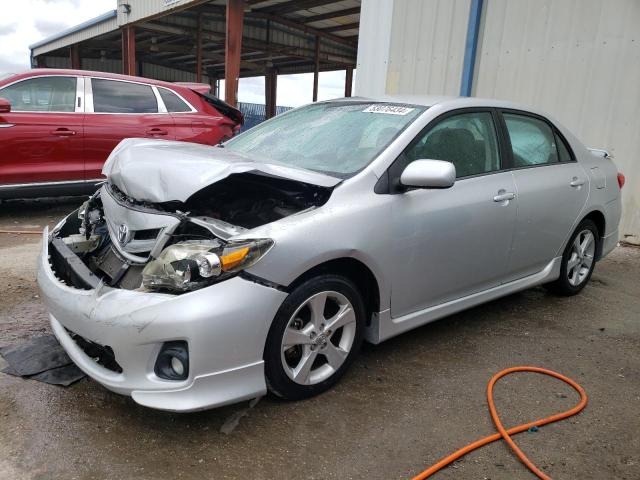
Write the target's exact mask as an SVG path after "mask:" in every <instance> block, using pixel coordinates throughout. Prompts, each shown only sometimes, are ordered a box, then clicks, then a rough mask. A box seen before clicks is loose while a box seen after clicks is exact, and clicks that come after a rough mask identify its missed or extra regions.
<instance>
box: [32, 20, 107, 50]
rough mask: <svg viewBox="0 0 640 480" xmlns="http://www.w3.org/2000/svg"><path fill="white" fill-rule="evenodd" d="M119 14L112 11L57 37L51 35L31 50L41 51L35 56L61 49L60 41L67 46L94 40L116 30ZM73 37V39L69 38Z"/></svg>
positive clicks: (67, 30) (34, 45)
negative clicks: (64, 41) (63, 41)
mask: <svg viewBox="0 0 640 480" xmlns="http://www.w3.org/2000/svg"><path fill="white" fill-rule="evenodd" d="M116 17H117V12H116V10H111V11H109V12H106V13H103V14H102V15H99V16H97V17H95V18H92V19H91V20H87V21H86V22H83V23H80V24H78V25H76V26H74V27H71V28H68V29H66V30H63V31H62V32H60V33H56V34H55V35H51V36H50V37H47V38H45V39H44V40H40V41H39V42H36V43H33V44H31V45H29V48H30V49H31V50H36V49H39V51H38V52H37V53H36V52H34V54H35V55H38V54H42V53H46V52H49V51H51V50H55V49H57V48H60V46H58V43H60V42H58V41H59V40H67V42H66V44H67V45H69V44H72V43H76V42H79V41H82V40H86V39H89V38H93V37H95V36H97V35H101V34H103V33H106V32H108V31H112V30H116V29H117V28H118V25H117V23H116ZM71 36H73V39H71V38H68V37H71ZM40 47H50V48H40Z"/></svg>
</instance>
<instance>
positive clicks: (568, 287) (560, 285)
mask: <svg viewBox="0 0 640 480" xmlns="http://www.w3.org/2000/svg"><path fill="white" fill-rule="evenodd" d="M589 235H590V236H591V237H589ZM587 238H591V239H592V241H591V242H590V243H588V245H587V249H586V251H584V252H583V253H582V254H581V253H580V251H581V246H580V245H581V244H582V243H583V242H584V241H585V240H586V239H587ZM598 251H600V234H599V232H598V227H597V226H596V224H595V223H593V222H592V221H591V220H588V219H585V220H583V221H582V222H580V224H579V225H578V227H577V228H576V229H575V231H574V232H573V235H571V238H570V239H569V242H568V243H567V247H566V248H565V250H564V253H563V254H562V265H561V267H560V277H559V278H558V279H557V280H556V281H554V282H551V283H548V284H546V285H545V287H546V288H547V289H548V290H550V291H551V292H553V293H555V294H558V295H562V296H566V297H569V296H572V295H576V294H578V293H580V291H582V289H583V288H584V287H585V286H586V285H587V283H589V279H590V278H591V275H592V274H593V269H594V267H595V265H596V259H595V257H596V254H597V252H598Z"/></svg>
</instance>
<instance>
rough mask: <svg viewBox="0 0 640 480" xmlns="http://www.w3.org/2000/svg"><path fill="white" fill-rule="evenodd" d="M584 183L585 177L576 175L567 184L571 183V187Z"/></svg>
mask: <svg viewBox="0 0 640 480" xmlns="http://www.w3.org/2000/svg"><path fill="white" fill-rule="evenodd" d="M584 184H585V179H584V178H578V177H573V179H572V180H571V183H569V185H571V186H572V187H581V186H582V185H584Z"/></svg>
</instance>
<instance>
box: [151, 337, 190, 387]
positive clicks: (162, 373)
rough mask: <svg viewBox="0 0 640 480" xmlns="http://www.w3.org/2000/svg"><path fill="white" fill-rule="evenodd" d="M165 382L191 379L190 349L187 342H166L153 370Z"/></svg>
mask: <svg viewBox="0 0 640 480" xmlns="http://www.w3.org/2000/svg"><path fill="white" fill-rule="evenodd" d="M153 371H154V372H155V374H156V375H157V376H158V377H159V378H162V379H164V380H185V379H186V378H188V377H189V349H188V347H187V342H185V341H182V340H181V341H175V342H165V343H164V344H163V345H162V348H161V349H160V353H159V354H158V358H157V359H156V364H155V367H154V369H153Z"/></svg>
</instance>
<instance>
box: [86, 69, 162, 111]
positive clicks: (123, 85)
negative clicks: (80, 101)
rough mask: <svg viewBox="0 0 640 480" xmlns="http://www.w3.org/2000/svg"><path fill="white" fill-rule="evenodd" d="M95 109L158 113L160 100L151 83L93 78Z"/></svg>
mask: <svg viewBox="0 0 640 480" xmlns="http://www.w3.org/2000/svg"><path fill="white" fill-rule="evenodd" d="M91 88H92V90H93V111H94V112H99V113H158V101H157V100H156V96H155V95H154V93H153V89H152V88H151V87H150V86H149V85H142V84H139V83H131V82H118V81H114V80H103V79H98V78H93V79H91Z"/></svg>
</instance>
